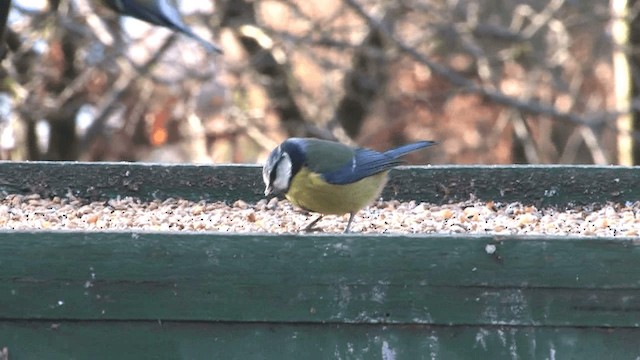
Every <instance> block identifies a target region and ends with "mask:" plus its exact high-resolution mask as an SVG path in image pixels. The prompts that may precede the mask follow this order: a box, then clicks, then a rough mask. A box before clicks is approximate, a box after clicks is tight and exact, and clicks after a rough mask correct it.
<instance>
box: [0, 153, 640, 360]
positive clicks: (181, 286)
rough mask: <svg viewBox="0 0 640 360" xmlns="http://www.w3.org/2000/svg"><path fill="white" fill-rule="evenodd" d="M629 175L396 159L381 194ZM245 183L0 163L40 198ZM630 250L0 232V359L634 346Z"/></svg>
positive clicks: (638, 279) (572, 183)
mask: <svg viewBox="0 0 640 360" xmlns="http://www.w3.org/2000/svg"><path fill="white" fill-rule="evenodd" d="M639 170H640V169H637V168H623V167H588V166H572V167H564V166H552V167H543V166H501V167H485V166H483V167H471V166H469V167H466V166H456V167H444V166H443V167H418V168H416V167H412V168H402V169H399V170H396V171H393V172H392V173H391V181H390V183H389V185H388V186H387V189H386V191H385V193H384V194H383V196H385V197H386V198H387V199H390V198H395V199H399V200H416V201H430V202H434V203H444V202H449V201H459V200H467V199H469V198H470V196H472V195H471V194H473V196H475V197H476V198H479V199H483V200H494V201H520V202H522V203H531V204H535V205H538V206H540V205H559V206H568V205H570V204H572V203H576V204H578V203H594V202H595V203H603V202H606V201H616V202H624V201H637V200H639V199H638V197H639V191H640V171H639ZM261 182H262V180H261V176H260V168H259V167H256V166H191V165H179V166H175V165H171V166H165V165H144V164H142V165H139V164H135V165H134V164H82V163H6V162H5V163H0V191H2V192H5V193H23V194H27V193H33V192H35V193H39V194H41V195H42V196H54V195H58V196H65V195H66V194H68V193H71V194H74V195H76V196H79V197H82V198H87V199H109V198H114V197H117V196H134V197H138V198H141V199H165V198H168V197H176V198H186V199H190V200H209V201H227V202H232V201H235V200H237V199H243V200H245V201H257V200H259V199H261V198H262V195H261V194H262V189H263V186H262V183H261ZM639 244H640V242H638V240H637V239H632V238H589V237H545V236H533V235H532V236H525V237H513V236H491V235H487V236H483V235H473V236H469V235H446V234H440V235H426V236H409V235H405V236H400V235H375V236H374V235H358V234H350V235H299V234H292V235H272V234H244V235H241V234H228V233H183V232H180V233H179V232H173V233H152V232H80V231H77V232H64V231H33V232H30V231H2V232H0V349H1V348H2V347H5V346H6V347H7V348H8V351H9V355H10V358H17V359H23V358H26V359H30V358H33V359H42V358H46V359H68V358H78V359H82V358H92V359H100V358H109V359H112V358H122V359H126V358H135V359H139V358H158V359H200V358H207V359H209V358H221V357H224V358H228V359H234V358H238V359H281V358H305V359H325V358H342V359H345V358H346V359H350V358H363V359H385V360H388V359H452V358H456V359H477V358H490V359H501V358H519V359H544V358H549V359H551V358H557V359H566V358H568V359H587V358H636V357H639V356H640V342H639V341H638V338H640V266H638V264H640V246H639ZM487 245H492V246H495V252H491V251H489V252H488V251H486V246H487Z"/></svg>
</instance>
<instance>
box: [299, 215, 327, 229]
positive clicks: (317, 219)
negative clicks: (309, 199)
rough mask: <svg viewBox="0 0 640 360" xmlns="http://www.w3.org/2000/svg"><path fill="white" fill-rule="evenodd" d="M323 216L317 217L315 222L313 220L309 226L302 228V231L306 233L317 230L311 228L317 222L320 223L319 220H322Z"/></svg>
mask: <svg viewBox="0 0 640 360" xmlns="http://www.w3.org/2000/svg"><path fill="white" fill-rule="evenodd" d="M322 217H323V215H320V216H318V217H317V218H316V219H315V220H313V221H312V222H311V223H310V224H309V225H307V227H305V228H304V231H306V232H311V231H313V230H319V229H318V228H314V227H313V226H314V225H315V224H317V223H318V221H320V219H322Z"/></svg>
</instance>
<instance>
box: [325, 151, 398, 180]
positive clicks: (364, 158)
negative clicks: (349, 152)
mask: <svg viewBox="0 0 640 360" xmlns="http://www.w3.org/2000/svg"><path fill="white" fill-rule="evenodd" d="M400 164H402V161H401V160H398V159H395V158H393V157H391V156H389V155H386V154H382V153H379V152H377V151H374V150H369V149H356V150H355V153H354V156H353V159H352V161H350V162H348V163H347V164H345V165H343V166H342V167H340V168H339V169H338V170H336V171H332V172H329V173H325V174H324V175H323V178H324V180H325V181H327V182H328V183H330V184H335V185H345V184H351V183H354V182H356V181H358V180H361V179H364V178H366V177H368V176H372V175H375V174H378V173H381V172H383V171H386V170H389V169H391V168H393V167H395V166H398V165H400Z"/></svg>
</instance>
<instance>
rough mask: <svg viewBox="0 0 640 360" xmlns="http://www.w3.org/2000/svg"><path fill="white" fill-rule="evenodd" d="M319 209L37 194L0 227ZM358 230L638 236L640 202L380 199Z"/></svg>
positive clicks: (333, 226)
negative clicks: (565, 204) (544, 204)
mask: <svg viewBox="0 0 640 360" xmlns="http://www.w3.org/2000/svg"><path fill="white" fill-rule="evenodd" d="M315 216H317V215H316V214H304V213H302V212H300V211H298V210H296V209H294V208H293V207H292V206H291V205H290V204H289V203H288V202H287V201H286V200H280V201H278V199H276V198H273V199H271V200H261V201H259V202H257V203H256V204H249V203H246V202H244V201H242V200H238V201H236V202H235V203H233V204H225V203H222V202H204V201H200V202H192V201H187V200H180V199H167V200H155V201H150V202H142V201H140V200H137V199H134V198H129V197H126V198H117V199H112V200H108V201H103V202H86V201H83V200H81V199H77V198H73V197H67V198H60V197H54V198H53V199H44V198H41V197H40V196H39V195H35V194H34V195H26V196H24V195H7V196H5V197H4V198H2V199H0V229H15V230H37V229H43V230H53V229H65V230H147V231H219V232H244V233H246V232H272V233H295V232H298V231H300V229H303V228H304V227H305V226H306V225H307V224H308V223H309V222H310V221H311V220H312V219H314V218H315ZM347 220H348V215H345V216H331V215H329V216H326V217H325V218H323V219H322V220H321V221H320V222H319V223H318V224H317V227H318V228H320V229H321V231H323V232H325V233H327V232H342V231H343V230H344V228H345V226H346V224H347ZM352 231H353V232H359V233H469V234H511V235H515V234H548V235H569V234H573V235H589V236H638V234H640V202H634V203H625V204H615V203H609V204H604V205H592V206H583V207H576V208H572V209H568V210H564V209H557V208H552V207H548V208H542V209H538V208H536V207H535V206H527V205H523V204H520V203H499V202H479V201H469V202H462V203H454V204H447V205H434V204H427V203H416V202H414V201H410V202H399V201H379V202H377V203H375V204H373V205H372V206H370V207H368V208H365V209H363V210H362V211H360V212H359V213H358V214H357V215H356V217H355V219H354V223H353V225H352Z"/></svg>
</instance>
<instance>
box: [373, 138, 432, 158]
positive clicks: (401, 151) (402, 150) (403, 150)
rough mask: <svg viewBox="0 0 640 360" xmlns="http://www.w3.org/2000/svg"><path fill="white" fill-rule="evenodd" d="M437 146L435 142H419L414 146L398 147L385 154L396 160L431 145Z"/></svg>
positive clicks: (413, 144)
mask: <svg viewBox="0 0 640 360" xmlns="http://www.w3.org/2000/svg"><path fill="white" fill-rule="evenodd" d="M435 144H437V143H436V142H435V141H418V142H415V143H412V144H407V145H402V146H400V147H397V148H395V149H391V150H388V151H385V152H384V154H385V155H387V156H390V157H392V158H394V159H397V158H399V157H401V156H402V155H405V154H408V153H410V152H412V151H416V150H419V149H423V148H426V147H429V146H431V145H435Z"/></svg>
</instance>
